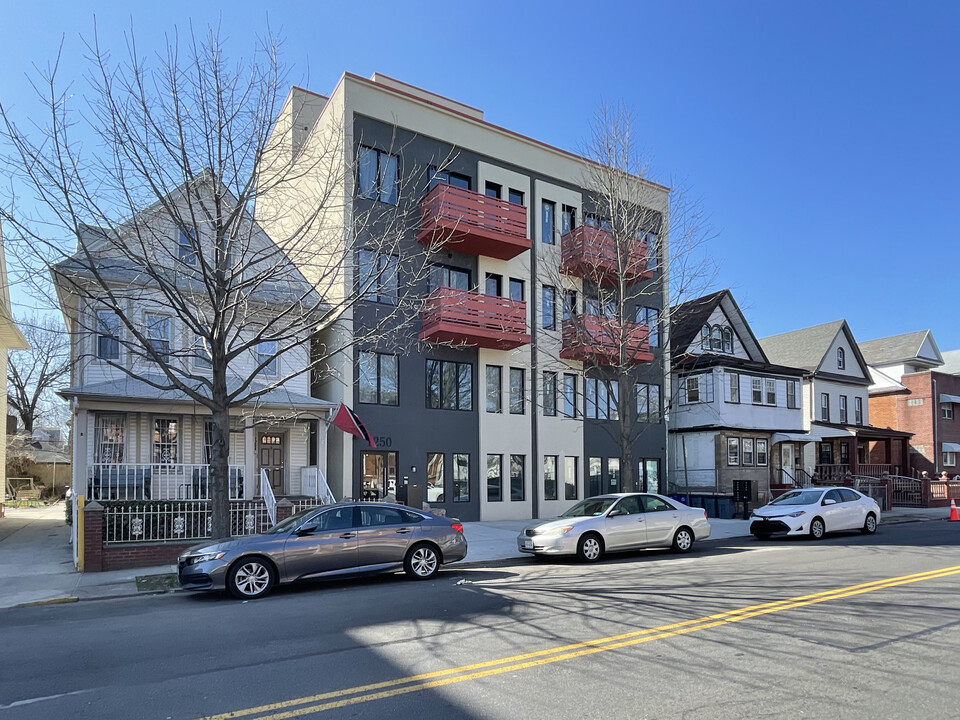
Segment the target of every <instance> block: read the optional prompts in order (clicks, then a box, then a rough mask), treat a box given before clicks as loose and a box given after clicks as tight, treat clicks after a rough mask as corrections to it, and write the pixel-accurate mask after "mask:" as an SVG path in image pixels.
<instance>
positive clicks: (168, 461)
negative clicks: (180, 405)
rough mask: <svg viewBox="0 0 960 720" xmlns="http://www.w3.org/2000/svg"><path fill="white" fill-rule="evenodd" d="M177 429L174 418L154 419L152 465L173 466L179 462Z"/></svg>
mask: <svg viewBox="0 0 960 720" xmlns="http://www.w3.org/2000/svg"><path fill="white" fill-rule="evenodd" d="M179 427H180V423H179V421H178V420H176V418H154V420H153V463H154V464H155V465H175V464H176V463H177V462H179V460H178V457H179V453H178V448H179Z"/></svg>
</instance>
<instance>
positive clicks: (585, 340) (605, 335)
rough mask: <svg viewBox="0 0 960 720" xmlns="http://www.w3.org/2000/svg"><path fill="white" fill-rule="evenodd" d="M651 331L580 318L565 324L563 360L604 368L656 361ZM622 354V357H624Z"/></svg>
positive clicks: (601, 318)
mask: <svg viewBox="0 0 960 720" xmlns="http://www.w3.org/2000/svg"><path fill="white" fill-rule="evenodd" d="M649 335H650V328H649V327H648V326H647V325H641V324H639V323H625V324H624V325H622V326H621V325H620V323H619V322H617V321H616V320H614V319H612V318H605V317H598V316H596V315H580V316H577V317H574V318H570V319H569V320H564V321H563V331H562V344H561V347H560V357H562V358H564V359H566V360H580V361H583V362H596V363H599V364H601V365H614V364H624V365H636V364H638V363H645V362H650V361H651V360H653V353H651V352H650V344H649ZM621 351H622V357H621Z"/></svg>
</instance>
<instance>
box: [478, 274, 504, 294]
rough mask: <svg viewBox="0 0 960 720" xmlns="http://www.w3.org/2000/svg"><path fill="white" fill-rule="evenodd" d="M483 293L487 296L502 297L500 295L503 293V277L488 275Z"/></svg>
mask: <svg viewBox="0 0 960 720" xmlns="http://www.w3.org/2000/svg"><path fill="white" fill-rule="evenodd" d="M483 291H484V292H485V293H486V294H487V295H493V296H494V297H500V295H501V294H502V293H503V275H496V274H495V273H487V281H486V283H485V284H484V286H483Z"/></svg>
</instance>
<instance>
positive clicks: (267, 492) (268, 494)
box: [260, 468, 277, 525]
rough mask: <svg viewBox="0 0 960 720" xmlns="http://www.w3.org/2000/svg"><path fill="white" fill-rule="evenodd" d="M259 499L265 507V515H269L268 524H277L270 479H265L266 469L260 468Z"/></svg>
mask: <svg viewBox="0 0 960 720" xmlns="http://www.w3.org/2000/svg"><path fill="white" fill-rule="evenodd" d="M260 497H262V498H263V502H264V503H265V504H266V506H267V513H268V514H269V515H270V523H271V524H274V525H275V524H276V522H277V498H276V496H275V495H274V494H273V488H272V487H271V486H270V478H269V477H267V470H266V468H260Z"/></svg>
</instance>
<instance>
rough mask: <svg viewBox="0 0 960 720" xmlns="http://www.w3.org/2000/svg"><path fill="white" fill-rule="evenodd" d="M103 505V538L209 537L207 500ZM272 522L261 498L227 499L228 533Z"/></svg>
mask: <svg viewBox="0 0 960 720" xmlns="http://www.w3.org/2000/svg"><path fill="white" fill-rule="evenodd" d="M102 505H103V525H104V542H105V543H107V544H112V543H130V542H182V541H190V540H205V539H207V538H209V537H210V529H211V526H212V519H211V514H210V505H211V503H210V501H209V500H144V501H122V502H114V501H110V500H105V501H103V502H102ZM271 525H272V523H271V521H270V517H269V514H268V513H267V507H266V504H265V503H264V502H263V501H262V500H233V501H231V502H230V533H231V535H234V536H241V535H256V534H258V533H262V532H264V531H266V530H267V529H269V528H270V526H271Z"/></svg>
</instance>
